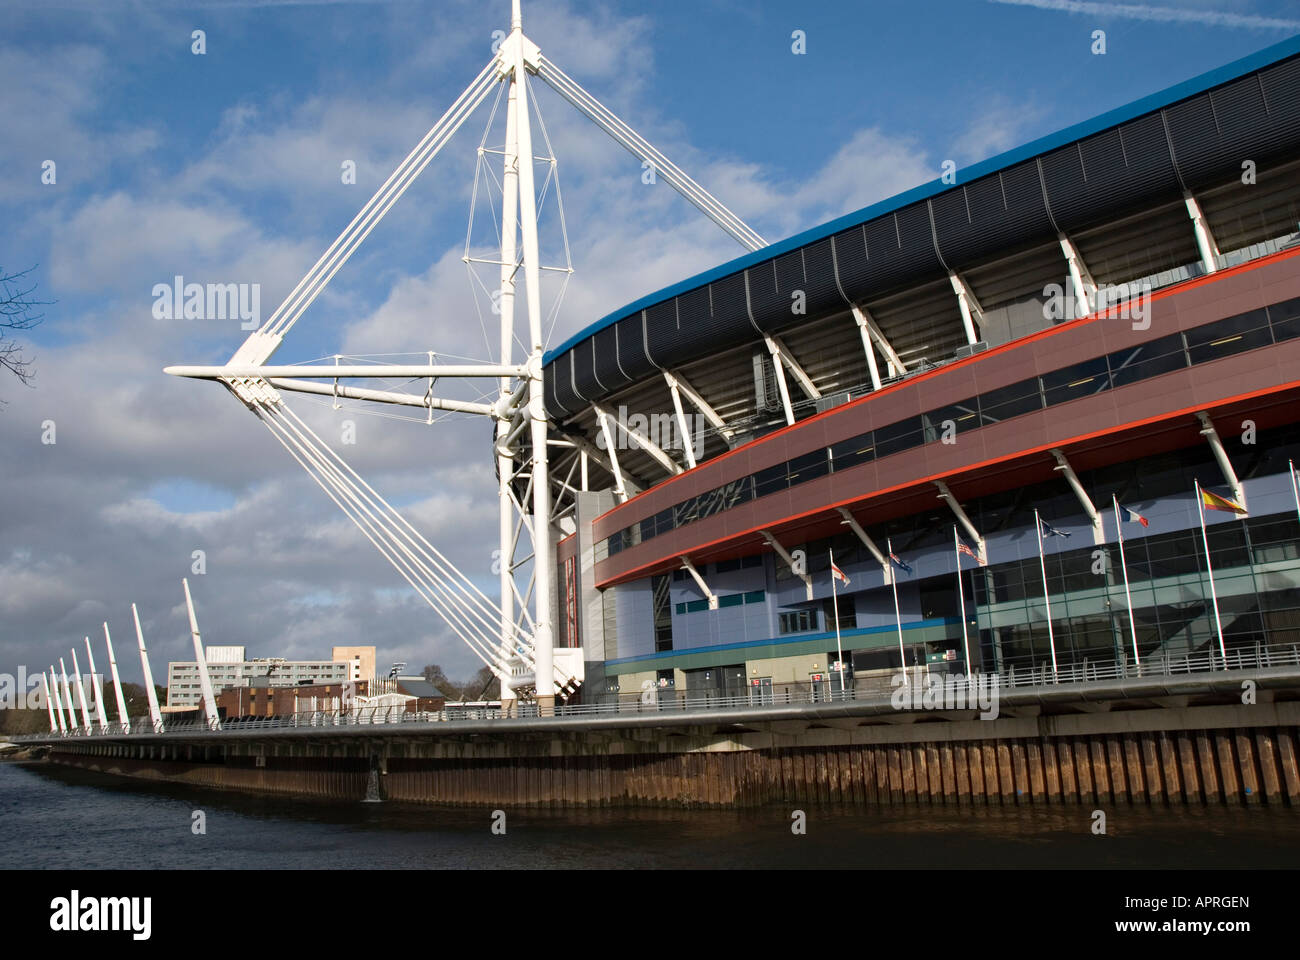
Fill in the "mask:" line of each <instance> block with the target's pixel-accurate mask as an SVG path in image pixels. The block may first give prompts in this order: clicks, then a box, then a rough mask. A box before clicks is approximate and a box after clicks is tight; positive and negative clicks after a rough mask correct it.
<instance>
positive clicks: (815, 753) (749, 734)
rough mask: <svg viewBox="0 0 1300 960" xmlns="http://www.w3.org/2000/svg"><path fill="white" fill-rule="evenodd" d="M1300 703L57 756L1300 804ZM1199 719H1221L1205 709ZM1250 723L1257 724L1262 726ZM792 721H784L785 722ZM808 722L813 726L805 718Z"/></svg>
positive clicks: (408, 776) (874, 793)
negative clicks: (985, 718)
mask: <svg viewBox="0 0 1300 960" xmlns="http://www.w3.org/2000/svg"><path fill="white" fill-rule="evenodd" d="M1297 720H1300V704H1298V703H1277V704H1261V705H1259V706H1250V707H1245V706H1242V707H1233V706H1210V707H1195V708H1190V709H1186V708H1185V709H1181V710H1179V709H1168V710H1144V711H1133V712H1128V713H1102V714H1087V715H1072V716H1067V717H1041V718H1040V717H1021V718H1016V719H1012V718H1007V719H1001V720H995V721H987V722H986V721H979V720H970V721H959V722H911V723H898V724H880V723H874V724H869V723H862V722H860V721H859V720H858V719H847V720H832V721H821V722H815V721H813V722H806V723H805V722H795V721H789V720H786V721H775V722H773V723H772V724H771V725H770V728H768V729H761V727H762V725H761V724H755V723H750V724H748V725H747V726H745V727H739V726H737V725H728V726H724V727H719V726H718V725H717V724H716V723H714V724H704V723H699V724H697V725H694V726H690V725H688V723H687V721H685V720H680V721H678V726H677V727H676V728H671V729H667V728H665V727H642V728H639V729H626V730H611V729H608V728H606V729H602V730H589V731H587V730H573V729H569V730H565V731H557V732H555V733H550V734H548V733H544V732H539V731H536V730H534V731H530V732H527V733H517V732H513V731H507V730H506V729H504V728H500V729H499V730H497V731H490V732H488V733H475V734H473V735H455V734H454V733H452V732H451V731H449V730H448V726H449V725H443V724H437V725H435V726H436V727H438V728H439V729H440V733H442V735H439V736H431V735H428V734H425V735H421V734H419V733H415V732H412V731H410V730H394V731H393V732H392V733H391V734H387V735H385V734H384V733H381V732H380V731H379V730H374V731H371V732H369V733H368V734H367V735H366V736H365V737H364V738H362V737H351V738H348V737H341V736H338V735H334V736H330V735H329V734H328V733H324V732H323V733H322V735H321V737H320V739H307V738H303V739H298V740H290V739H288V738H276V739H271V738H268V739H266V740H265V741H261V740H257V739H250V738H243V739H241V740H237V741H236V740H227V741H223V740H220V739H211V740H209V741H208V742H206V743H203V744H197V745H190V744H176V743H172V742H167V741H166V740H162V739H154V740H152V741H151V742H149V743H133V742H129V741H118V742H111V743H110V742H102V741H99V742H97V741H96V740H95V739H94V738H87V739H68V740H64V741H56V742H55V744H54V746H53V749H52V752H51V756H50V759H51V760H52V761H53V762H55V763H60V764H67V765H71V766H77V767H81V768H85V769H90V770H97V771H100V772H103V773H110V774H119V775H123V776H130V777H140V778H146V779H155V780H165V781H170V782H174V783H180V784H188V785H192V786H197V787H210V788H218V789H226V790H241V791H251V792H257V793H267V794H279V795H284V796H292V797H301V798H308V799H320V800H334V801H360V800H362V799H363V798H365V797H366V794H367V786H368V782H369V781H370V780H371V771H372V770H373V771H375V774H376V776H375V778H374V779H375V780H376V782H377V783H378V787H379V793H380V796H381V797H382V798H383V799H386V800H390V801H403V802H409V803H417V804H451V805H486V804H491V805H493V806H511V807H600V806H661V807H668V806H671V807H682V806H688V807H696V806H699V807H729V806H756V805H761V804H769V803H801V804H816V803H845V804H860V805H870V804H882V805H912V804H931V805H937V804H976V805H979V804H1000V805H1013V804H1060V803H1088V804H1106V803H1117V802H1118V803H1136V804H1143V803H1150V804H1193V805H1196V804H1220V803H1223V804H1239V805H1249V804H1268V805H1283V804H1287V805H1293V804H1297V803H1298V802H1300V770H1298V769H1297V757H1296V740H1297V731H1298V730H1300V724H1298V723H1297V722H1296V721H1297ZM1197 721H1218V722H1200V723H1198V722H1197ZM1248 721H1254V722H1253V723H1252V722H1248ZM782 725H784V726H782ZM797 728H802V729H797Z"/></svg>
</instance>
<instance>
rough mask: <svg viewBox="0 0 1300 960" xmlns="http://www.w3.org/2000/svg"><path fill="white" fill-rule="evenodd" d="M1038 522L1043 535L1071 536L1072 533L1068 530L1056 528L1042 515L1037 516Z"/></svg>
mask: <svg viewBox="0 0 1300 960" xmlns="http://www.w3.org/2000/svg"><path fill="white" fill-rule="evenodd" d="M1038 523H1039V525H1040V526H1041V527H1042V528H1043V536H1045V537H1069V536H1073V534H1071V533H1070V531H1068V530H1057V529H1056V528H1055V527H1054V526H1052V525H1051V524H1050V523H1048V522H1047V521H1046V520H1044V519H1043V518H1042V517H1039V518H1038Z"/></svg>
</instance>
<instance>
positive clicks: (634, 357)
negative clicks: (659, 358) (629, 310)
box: [605, 310, 655, 382]
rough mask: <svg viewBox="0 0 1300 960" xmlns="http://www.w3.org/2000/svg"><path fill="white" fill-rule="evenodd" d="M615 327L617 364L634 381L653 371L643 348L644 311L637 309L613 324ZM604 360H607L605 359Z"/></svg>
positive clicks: (653, 368) (652, 365)
mask: <svg viewBox="0 0 1300 960" xmlns="http://www.w3.org/2000/svg"><path fill="white" fill-rule="evenodd" d="M614 327H615V329H617V331H618V334H617V341H618V353H617V354H616V355H615V360H616V363H617V365H618V366H619V367H620V368H621V369H622V371H623V372H624V373H625V374H627V376H629V377H631V378H632V380H633V381H634V382H635V381H636V380H640V379H641V378H643V377H648V376H650V374H652V373H654V372H655V365H654V364H653V363H651V362H650V357H649V356H648V355H647V354H646V349H645V312H644V311H640V310H639V311H637V312H636V313H634V314H632V316H630V317H624V318H623V319H622V320H620V321H619V322H618V323H616V324H614ZM605 362H608V360H606V361H605Z"/></svg>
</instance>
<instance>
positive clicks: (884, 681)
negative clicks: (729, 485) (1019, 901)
mask: <svg viewBox="0 0 1300 960" xmlns="http://www.w3.org/2000/svg"><path fill="white" fill-rule="evenodd" d="M1273 667H1297V668H1300V646H1297V645H1296V644H1289V645H1275V646H1264V645H1261V644H1257V645H1255V646H1254V647H1240V648H1234V649H1231V650H1229V651H1228V655H1227V658H1226V660H1225V658H1224V657H1223V656H1222V655H1221V654H1220V653H1219V652H1218V651H1217V650H1211V651H1209V652H1207V653H1200V654H1195V655H1193V654H1187V655H1184V656H1181V657H1151V658H1149V659H1146V660H1143V661H1142V662H1141V663H1140V664H1132V663H1129V662H1127V661H1126V660H1124V659H1119V660H1102V661H1097V660H1082V661H1079V662H1077V663H1069V664H1066V665H1064V666H1062V667H1060V668H1059V669H1058V670H1057V671H1056V672H1055V674H1053V672H1052V669H1051V666H1050V665H1046V664H1040V665H1035V666H1031V667H1025V666H1021V667H1019V668H1017V667H1016V666H1015V665H1014V664H1012V665H1010V666H1007V667H1005V668H1003V669H1001V670H998V671H996V672H993V671H989V672H986V673H976V674H974V677H973V679H974V683H973V684H972V683H968V681H967V677H966V675H965V674H964V673H956V674H951V673H945V674H939V673H933V672H931V671H929V670H928V669H927V668H925V667H913V668H911V669H910V670H909V677H908V682H909V683H912V682H916V683H920V684H929V683H930V681H929V680H928V679H927V678H928V677H931V676H933V677H935V678H936V679H937V680H938V681H940V682H941V683H942V684H943V685H944V687H945V689H948V690H954V691H959V692H960V691H970V692H971V693H972V694H973V693H974V692H975V691H976V690H977V689H980V688H981V685H982V689H984V690H987V689H988V688H989V686H990V685H992V683H993V678H994V677H996V678H997V685H998V686H999V687H1000V688H1002V689H1018V690H1023V689H1027V688H1042V689H1051V688H1055V687H1059V686H1060V685H1062V684H1079V685H1087V684H1101V683H1114V682H1115V681H1120V680H1133V679H1139V678H1150V677H1162V676H1163V677H1171V676H1184V675H1190V674H1213V673H1223V672H1224V671H1234V670H1262V669H1269V668H1273ZM901 676H902V675H901V673H899V672H898V671H886V672H881V673H879V674H873V675H868V676H859V677H857V678H856V679H855V680H851V681H849V682H848V683H846V685H845V686H844V689H843V690H841V689H840V683H839V677H838V676H836V677H833V678H832V679H830V680H823V681H814V682H802V683H787V684H780V685H775V686H772V687H757V686H752V687H748V688H746V689H745V692H744V693H738V692H732V693H729V692H719V693H700V692H698V691H695V692H692V691H683V692H680V693H679V692H677V691H675V690H671V689H667V690H665V689H662V688H658V687H654V688H649V689H646V690H642V691H639V692H637V693H634V694H626V695H622V696H618V698H617V699H616V700H612V701H609V702H604V703H590V704H573V705H558V706H556V707H555V710H554V717H555V718H557V719H563V718H581V717H599V716H618V715H637V714H655V713H692V712H711V711H715V710H729V709H753V708H762V707H773V708H775V707H784V706H802V705H808V704H818V703H845V702H852V701H868V700H877V701H878V700H879V699H880V698H882V697H889V696H891V695H892V694H893V693H894V691H896V690H897V689H898V688H899V687H900V686H901V685H902V682H901V680H900V679H899V678H900V677H901ZM448 706H449V707H452V708H453V709H454V708H455V707H456V704H455V703H451V704H448ZM473 714H474V715H472V716H469V715H466V716H460V717H457V718H455V719H451V718H449V716H448V713H447V711H445V710H443V711H436V712H418V713H417V712H408V711H405V710H402V709H401V708H399V707H361V708H352V709H350V710H347V711H342V712H337V713H336V712H325V711H313V712H310V713H297V714H290V715H286V716H278V717H240V718H231V719H225V720H222V721H221V723H220V730H219V731H217V730H213V728H211V727H209V726H208V724H207V722H206V721H203V720H182V721H164V724H163V726H164V730H163V731H158V730H155V728H154V725H153V724H152V723H151V722H150V721H149V720H147V719H143V720H137V721H134V722H132V723H131V724H130V727H129V729H128V730H127V731H125V732H126V733H128V734H132V735H135V734H157V733H159V732H163V733H165V734H166V735H172V734H177V735H180V734H194V733H202V732H205V731H209V730H211V731H212V732H221V733H233V732H241V731H261V730H266V731H271V730H291V729H303V728H319V729H321V730H322V731H324V730H325V729H327V728H332V727H335V728H336V727H358V726H369V725H380V726H384V727H389V728H391V727H399V728H406V729H409V728H412V727H419V726H427V725H428V724H431V723H447V724H461V723H474V722H481V721H483V720H492V721H506V722H508V721H510V720H530V719H547V718H542V717H540V714H539V712H538V707H537V704H535V703H519V704H517V705H516V706H514V707H513V708H511V709H510V710H509V711H500V710H475V711H473ZM123 732H124V731H123V729H122V725H121V724H109V726H108V727H107V728H106V729H104V730H100V729H98V728H92V729H91V730H89V731H87V730H85V729H80V728H79V729H77V730H73V731H69V732H67V733H64V734H57V733H56V734H29V735H26V736H15V737H11V738H10V740H11V741H12V742H15V743H17V742H22V741H27V740H48V739H50V737H51V736H56V737H58V736H61V737H63V738H69V739H70V738H77V737H99V736H121V735H123Z"/></svg>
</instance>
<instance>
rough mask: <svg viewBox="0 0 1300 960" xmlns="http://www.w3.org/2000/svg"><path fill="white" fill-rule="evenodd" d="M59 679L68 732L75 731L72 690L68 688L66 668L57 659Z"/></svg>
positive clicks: (60, 658) (75, 714)
mask: <svg viewBox="0 0 1300 960" xmlns="http://www.w3.org/2000/svg"><path fill="white" fill-rule="evenodd" d="M59 677H60V679H61V681H62V683H63V705H64V708H65V709H66V710H67V711H68V732H69V733H71V732H72V731H74V730H76V729H77V711H76V710H75V709H74V708H73V705H72V690H71V689H70V688H69V687H68V668H67V667H65V666H64V665H63V658H62V657H59Z"/></svg>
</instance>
